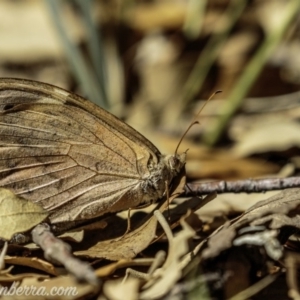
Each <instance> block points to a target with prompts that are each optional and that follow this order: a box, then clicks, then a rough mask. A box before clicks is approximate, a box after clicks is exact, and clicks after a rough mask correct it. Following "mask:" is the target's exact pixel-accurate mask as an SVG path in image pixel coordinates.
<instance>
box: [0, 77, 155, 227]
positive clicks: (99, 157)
mask: <svg viewBox="0 0 300 300" xmlns="http://www.w3.org/2000/svg"><path fill="white" fill-rule="evenodd" d="M159 155H160V153H159V151H158V150H157V149H156V147H155V146H154V145H153V144H152V143H150V142H149V141H148V140H147V139H146V138H144V137H143V136H142V135H140V134H139V133H138V132H136V131H135V130H134V129H132V128H131V127H129V126H128V125H126V124H125V123H123V122H121V121H120V120H118V119H117V118H115V117H114V116H113V115H111V114H109V113H107V112H106V111H104V110H102V109H101V108H99V107H97V106H96V105H94V104H93V103H91V102H89V101H87V100H84V99H82V98H81V97H79V96H77V95H73V94H70V93H68V92H66V91H64V90H62V89H59V88H56V87H53V86H50V85H47V84H42V83H37V82H32V81H26V80H17V79H0V186H2V187H6V188H9V189H12V190H13V191H14V192H15V193H17V194H19V195H21V196H23V197H25V198H28V199H30V200H32V201H35V202H37V203H40V204H41V205H42V206H43V207H44V208H46V209H47V210H48V211H49V212H50V213H51V215H50V219H51V221H52V223H57V222H66V221H72V220H81V219H88V218H92V217H96V216H98V215H102V214H103V213H107V212H113V211H118V210H122V209H126V208H129V207H134V206H136V205H138V204H139V201H140V199H141V197H142V196H141V195H140V194H141V192H142V191H141V190H139V189H137V188H136V187H137V186H138V185H139V183H140V182H141V181H142V180H144V178H147V176H149V167H148V166H149V161H151V163H152V164H157V163H158V157H159ZM120 200H122V201H120Z"/></svg>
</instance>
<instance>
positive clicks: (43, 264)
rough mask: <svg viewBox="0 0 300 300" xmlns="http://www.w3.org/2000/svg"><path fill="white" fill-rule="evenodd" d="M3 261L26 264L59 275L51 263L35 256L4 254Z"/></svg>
mask: <svg viewBox="0 0 300 300" xmlns="http://www.w3.org/2000/svg"><path fill="white" fill-rule="evenodd" d="M5 263H7V264H13V265H20V266H27V267H31V268H34V269H37V270H41V271H44V272H46V273H48V274H51V275H59V272H58V271H57V269H56V268H55V267H54V266H53V264H51V263H49V262H47V261H45V260H43V259H40V258H37V257H22V256H5Z"/></svg>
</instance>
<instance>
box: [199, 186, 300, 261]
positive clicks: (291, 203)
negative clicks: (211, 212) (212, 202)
mask: <svg viewBox="0 0 300 300" xmlns="http://www.w3.org/2000/svg"><path fill="white" fill-rule="evenodd" d="M299 207H300V189H299V188H295V189H289V190H285V191H283V192H281V193H279V194H276V195H274V196H273V197H270V198H268V199H266V200H263V201H260V202H258V203H256V204H255V205H253V206H252V207H250V208H249V209H248V210H247V211H246V212H245V213H244V214H243V215H242V216H241V217H239V218H237V219H235V220H233V221H231V222H228V223H226V224H225V225H224V226H222V227H221V228H219V229H218V230H217V231H215V232H214V233H213V234H212V235H211V236H210V237H209V238H208V240H207V248H206V249H204V250H203V251H202V254H201V255H202V258H203V259H208V258H213V257H216V256H217V255H219V254H220V252H222V251H224V250H226V249H229V248H230V247H231V246H232V245H233V244H234V241H235V239H238V240H237V243H239V242H238V241H241V236H242V235H248V234H251V236H252V237H251V238H250V236H249V235H248V236H247V238H245V237H244V238H243V241H244V242H245V241H246V240H248V241H249V243H248V244H251V243H252V245H255V243H256V244H257V243H258V240H260V241H261V245H264V246H265V247H267V246H268V245H269V244H270V243H271V242H270V240H271V239H274V241H273V242H274V245H276V244H277V239H280V240H279V241H280V242H281V243H284V242H285V241H286V239H287V238H288V237H289V236H290V235H291V234H293V233H294V232H295V230H298V229H299V228H300V225H299V224H300V222H299V219H300V217H299V215H298V213H299ZM270 229H271V230H270ZM272 229H278V231H277V234H276V235H274V231H273V230H272ZM262 231H266V233H267V232H268V233H267V234H266V235H263V234H262ZM283 232H284V234H283ZM261 239H264V242H263V241H262V240H261ZM237 243H236V244H237ZM269 250H270V249H269V248H268V249H267V248H266V251H267V252H268V253H270V252H269ZM273 250H274V251H273V253H274V255H275V256H277V257H279V256H280V255H278V254H275V250H276V249H275V248H274V249H273Z"/></svg>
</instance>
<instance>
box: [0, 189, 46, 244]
mask: <svg viewBox="0 0 300 300" xmlns="http://www.w3.org/2000/svg"><path fill="white" fill-rule="evenodd" d="M47 216H48V213H47V212H46V211H45V210H44V209H43V208H42V207H41V206H40V205H38V204H36V203H34V202H32V201H29V200H26V199H24V198H21V197H18V196H16V195H15V194H14V193H12V192H11V191H9V190H7V189H4V188H1V189H0V238H2V239H5V240H10V239H11V238H12V236H13V235H14V234H15V233H19V232H25V231H28V230H29V229H31V228H33V227H34V226H35V225H37V224H39V223H41V222H42V221H43V220H45V219H46V217H47Z"/></svg>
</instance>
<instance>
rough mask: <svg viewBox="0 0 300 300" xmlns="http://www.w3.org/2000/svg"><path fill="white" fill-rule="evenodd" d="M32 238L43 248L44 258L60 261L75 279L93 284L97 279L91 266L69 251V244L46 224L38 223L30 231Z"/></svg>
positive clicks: (97, 282) (96, 284) (95, 283)
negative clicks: (55, 234) (54, 233)
mask: <svg viewBox="0 0 300 300" xmlns="http://www.w3.org/2000/svg"><path fill="white" fill-rule="evenodd" d="M31 234H32V240H33V241H34V243H36V244H37V245H39V246H40V247H41V248H42V249H43V250H44V255H45V258H46V259H48V260H50V261H53V262H56V263H60V264H61V265H63V266H64V267H65V268H66V270H68V271H69V272H70V273H71V274H73V275H74V276H75V277H76V279H77V280H80V281H86V282H88V283H90V284H92V285H94V286H98V285H99V280H98V278H97V276H96V275H95V272H94V270H93V269H92V268H91V266H90V265H89V264H88V263H86V262H83V261H81V260H79V259H77V258H76V257H74V256H73V255H72V253H71V246H70V245H68V244H67V243H65V242H63V241H62V240H60V239H58V238H57V237H55V236H54V235H53V233H52V232H51V231H50V227H49V225H47V224H39V225H37V226H36V227H35V228H34V229H33V230H32V231H31Z"/></svg>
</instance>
